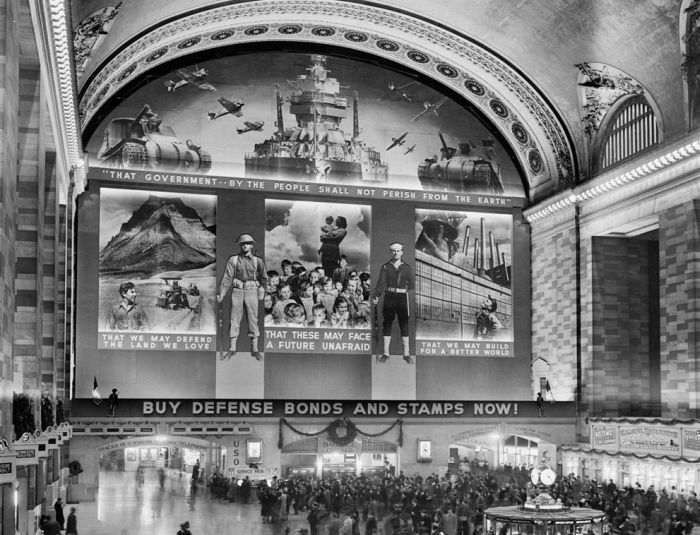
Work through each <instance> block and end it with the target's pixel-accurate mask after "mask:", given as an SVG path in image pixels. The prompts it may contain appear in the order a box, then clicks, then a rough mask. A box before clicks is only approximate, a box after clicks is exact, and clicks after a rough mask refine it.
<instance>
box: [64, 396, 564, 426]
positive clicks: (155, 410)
mask: <svg viewBox="0 0 700 535" xmlns="http://www.w3.org/2000/svg"><path fill="white" fill-rule="evenodd" d="M119 410H120V411H122V412H123V413H124V414H129V415H134V416H136V415H138V416H140V417H177V418H191V417H207V418H231V417H244V416H251V417H252V416H262V417H265V416H271V417H277V418H279V417H284V418H318V417H339V416H345V417H347V418H362V417H377V416H380V417H385V418H431V419H442V418H474V419H478V420H487V419H495V418H497V419H498V420H499V421H501V420H502V419H503V418H513V419H519V418H523V419H529V418H532V417H535V416H536V415H537V407H536V405H535V402H534V401H532V402H528V401H520V402H518V401H463V400H453V401H445V400H440V401H360V400H342V401H341V400H338V401H317V400H308V401H304V400H262V399H195V400H192V399H188V400H185V399H120V400H119ZM71 411H73V412H74V413H75V414H76V415H78V416H80V417H95V416H102V415H103V409H102V408H100V407H97V406H96V405H95V404H94V403H93V402H92V400H91V399H77V400H74V401H73V402H72V404H71ZM575 417H576V411H575V406H574V403H573V402H566V401H562V402H557V403H555V404H553V405H550V406H548V407H547V419H548V421H551V419H555V418H572V419H573V418H575Z"/></svg>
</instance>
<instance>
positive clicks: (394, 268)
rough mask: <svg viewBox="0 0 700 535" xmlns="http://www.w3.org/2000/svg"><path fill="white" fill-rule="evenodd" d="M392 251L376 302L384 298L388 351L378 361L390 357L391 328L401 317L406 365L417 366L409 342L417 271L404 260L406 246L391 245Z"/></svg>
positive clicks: (385, 347)
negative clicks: (412, 294) (409, 318)
mask: <svg viewBox="0 0 700 535" xmlns="http://www.w3.org/2000/svg"><path fill="white" fill-rule="evenodd" d="M389 251H390V252H391V259H390V260H389V261H388V262H386V263H385V264H383V265H382V268H381V270H380V271H379V280H378V281H377V287H376V289H375V297H374V299H373V300H372V302H373V304H374V305H376V304H377V302H378V301H379V298H380V297H382V296H383V297H384V299H383V301H384V302H383V307H382V317H383V324H382V334H383V342H384V351H383V352H382V355H381V357H379V358H378V361H379V362H386V361H387V359H388V358H389V346H390V345H391V329H392V326H393V324H394V318H398V320H399V330H400V331H401V345H402V347H403V359H404V361H406V363H408V364H413V358H412V357H411V356H410V350H409V339H408V316H409V314H408V310H409V308H408V300H409V292H410V291H413V290H414V289H415V287H416V279H415V275H414V274H413V268H411V266H409V265H408V264H407V263H406V262H404V261H403V260H402V259H401V257H402V256H403V244H402V243H399V242H394V243H391V244H390V245H389Z"/></svg>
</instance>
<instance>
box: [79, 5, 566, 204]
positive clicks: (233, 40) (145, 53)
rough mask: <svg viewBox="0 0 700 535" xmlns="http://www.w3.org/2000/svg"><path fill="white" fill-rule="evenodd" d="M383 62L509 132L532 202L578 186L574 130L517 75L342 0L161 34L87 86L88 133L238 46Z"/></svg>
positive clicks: (197, 20)
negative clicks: (127, 99)
mask: <svg viewBox="0 0 700 535" xmlns="http://www.w3.org/2000/svg"><path fill="white" fill-rule="evenodd" d="M289 41H295V42H300V43H313V44H317V45H319V46H321V47H328V46H334V47H343V48H346V49H353V50H357V51H360V52H362V53H364V54H370V55H373V56H377V57H380V58H383V59H385V60H387V61H389V62H391V63H394V64H397V65H401V66H404V67H407V68H409V69H411V70H412V71H414V72H416V73H419V74H420V75H423V76H425V77H427V78H430V79H433V80H435V81H437V82H438V83H439V84H441V85H442V86H445V87H449V88H450V89H451V90H452V91H454V92H455V93H457V94H459V95H461V96H463V97H464V98H465V99H467V100H468V101H470V102H471V103H472V104H473V105H474V106H475V107H477V108H478V109H479V111H480V112H481V113H482V114H483V115H484V116H485V117H486V119H487V120H489V121H491V122H492V123H493V124H494V125H495V126H496V127H497V128H498V129H499V131H500V132H501V134H502V136H503V138H504V139H505V140H506V142H507V143H508V144H509V145H510V146H511V148H512V149H513V153H514V154H515V155H516V157H517V159H518V160H519V162H520V166H521V169H522V170H523V171H524V173H525V175H526V177H525V178H526V179H527V181H528V184H529V188H530V198H531V200H533V201H534V200H537V199H540V198H542V197H543V196H545V195H547V194H550V193H552V192H553V191H557V190H560V189H562V188H566V187H570V186H572V185H573V183H574V168H575V166H574V161H575V160H574V158H575V156H574V154H573V150H572V147H571V144H570V142H569V138H568V136H567V133H566V130H565V126H564V124H563V123H562V122H561V121H560V120H559V118H558V117H557V114H556V113H555V111H554V110H553V109H552V107H551V106H550V104H549V103H548V102H547V101H546V100H545V99H544V98H543V97H542V96H541V95H540V94H539V93H538V91H537V90H536V89H535V87H534V86H533V85H532V84H531V83H530V82H529V81H528V80H527V79H526V78H525V77H524V76H523V75H522V74H520V73H519V72H518V71H517V70H515V69H514V68H513V67H511V66H510V65H509V64H508V63H506V62H505V61H504V60H503V59H501V58H499V57H497V56H496V55H495V54H493V53H492V52H490V51H489V50H487V49H486V48H484V47H482V46H479V45H478V44H475V43H474V42H472V41H470V40H468V39H467V38H465V37H462V36H459V35H456V34H454V33H451V32H450V31H448V30H446V29H444V28H442V27H440V26H437V25H434V24H431V23H429V22H426V21H423V20H420V19H416V18H413V17H411V16H408V15H405V14H403V13H399V12H395V11H390V10H388V9H384V8H380V7H376V6H369V5H360V4H354V3H349V2H345V1H337V0H326V1H316V0H289V1H285V2H279V1H277V0H258V1H251V2H245V3H237V4H235V5H227V6H220V7H214V8H212V9H209V10H206V11H199V12H197V13H193V14H191V15H189V16H187V15H183V16H182V17H180V18H179V19H178V20H176V21H173V22H170V23H167V24H164V25H163V26H160V27H157V28H154V29H153V30H152V31H150V32H148V33H147V34H145V35H143V36H141V37H140V38H139V39H137V40H135V41H134V42H132V43H131V44H129V45H128V46H127V47H125V48H124V49H123V50H122V51H121V52H119V53H118V54H116V55H115V56H113V57H112V58H111V59H110V60H109V61H108V62H106V63H105V64H104V65H102V66H101V68H100V70H99V72H98V73H97V75H96V76H95V77H93V78H92V79H91V80H90V81H89V82H88V84H87V85H86V86H85V87H84V88H82V89H83V94H82V97H81V99H80V103H79V111H80V116H81V121H82V130H83V133H84V134H85V133H86V132H88V131H90V130H91V128H95V127H96V125H91V121H93V120H96V119H97V117H96V114H97V112H98V111H99V110H100V107H101V106H104V105H105V103H106V102H108V101H109V99H110V98H111V97H113V96H115V95H117V94H119V93H120V91H122V89H123V88H124V87H125V86H126V85H127V84H129V83H130V82H133V81H134V80H136V79H138V78H139V77H141V76H143V75H144V74H146V73H147V72H148V71H150V70H152V69H153V68H155V67H157V66H159V65H162V64H165V63H168V62H171V61H173V60H176V59H180V60H181V59H182V58H184V57H186V56H188V55H190V54H193V53H201V52H203V51H208V50H214V49H216V48H219V47H224V46H226V47H228V46H232V45H238V44H240V45H244V44H245V45H250V44H252V43H270V42H289Z"/></svg>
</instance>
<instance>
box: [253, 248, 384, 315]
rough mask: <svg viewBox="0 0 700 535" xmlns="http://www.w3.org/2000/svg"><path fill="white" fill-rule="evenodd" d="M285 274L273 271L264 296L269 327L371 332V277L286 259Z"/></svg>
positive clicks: (341, 265)
mask: <svg viewBox="0 0 700 535" xmlns="http://www.w3.org/2000/svg"><path fill="white" fill-rule="evenodd" d="M280 267H281V272H280V271H277V270H269V271H268V272H267V284H266V287H265V294H264V297H263V305H264V307H265V325H266V326H286V327H304V326H308V327H325V328H335V329H367V328H369V327H370V321H371V308H370V301H369V299H370V276H369V273H368V272H366V271H362V272H360V271H358V270H356V269H353V268H351V267H350V266H349V265H348V259H347V257H346V256H345V255H341V256H340V258H339V260H338V266H337V267H336V268H334V269H333V270H332V272H330V273H326V269H325V268H324V267H323V266H317V267H314V268H313V269H310V270H307V268H306V267H305V266H304V265H303V264H302V263H301V262H296V261H295V262H292V261H291V260H288V259H285V260H283V261H282V263H281V266H280Z"/></svg>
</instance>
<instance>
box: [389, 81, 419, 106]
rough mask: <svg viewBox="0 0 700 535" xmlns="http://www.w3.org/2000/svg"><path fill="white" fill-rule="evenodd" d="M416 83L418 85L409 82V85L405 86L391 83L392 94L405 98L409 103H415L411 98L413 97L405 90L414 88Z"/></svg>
mask: <svg viewBox="0 0 700 535" xmlns="http://www.w3.org/2000/svg"><path fill="white" fill-rule="evenodd" d="M415 83H416V82H415V81H413V82H408V83H407V84H403V85H396V84H395V83H394V82H389V91H391V92H392V93H396V94H397V95H399V96H401V97H403V98H405V99H406V100H408V101H409V102H412V101H413V98H412V97H411V95H409V94H408V93H407V92H406V91H404V90H405V89H406V88H407V87H410V86H412V85H413V84H415Z"/></svg>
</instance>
